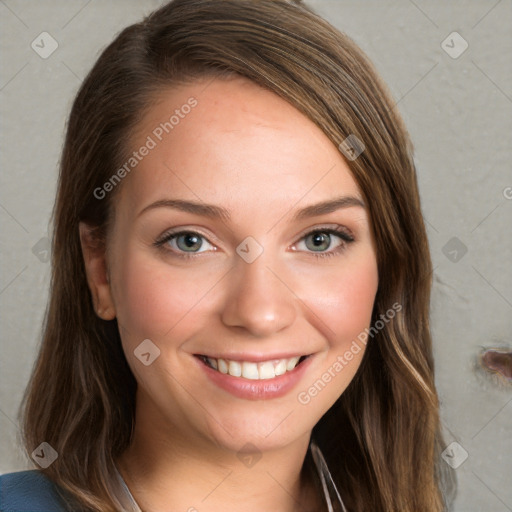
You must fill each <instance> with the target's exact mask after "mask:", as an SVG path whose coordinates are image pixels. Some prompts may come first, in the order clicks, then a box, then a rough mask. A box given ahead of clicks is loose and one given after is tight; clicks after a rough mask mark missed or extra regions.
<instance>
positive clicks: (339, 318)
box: [302, 252, 378, 350]
mask: <svg viewBox="0 0 512 512" xmlns="http://www.w3.org/2000/svg"><path fill="white" fill-rule="evenodd" d="M317 277H318V278H320V277H321V276H317ZM312 282H314V281H313V280H310V281H309V283H310V284H311V283H312ZM319 282H323V283H324V285H323V286H318V283H319ZM377 287H378V273H377V264H376V260H375V257H374V255H373V252H368V253H367V254H366V253H365V254H360V255H357V257H354V258H350V260H347V261H346V262H342V263H341V264H340V265H339V267H337V268H333V269H332V272H330V273H329V276H328V279H327V278H326V275H324V276H323V279H322V280H319V279H317V280H316V284H315V287H314V288H312V289H315V290H317V292H316V293H311V289H310V291H309V294H308V293H307V290H304V292H303V295H302V296H303V297H308V302H307V305H308V307H310V309H311V310H312V311H313V312H314V313H315V315H316V317H317V319H318V320H317V322H316V326H317V329H318V330H319V331H321V332H322V333H323V334H324V336H325V339H327V340H329V345H330V348H331V349H336V350H343V349H344V348H345V346H347V345H350V343H351V342H352V341H353V340H354V339H356V338H357V336H358V335H359V334H360V333H361V332H363V331H364V329H365V328H366V327H368V326H369V324H370V322H371V316H372V311H373V304H374V300H375V295H376V293H377ZM311 321H313V320H311Z"/></svg>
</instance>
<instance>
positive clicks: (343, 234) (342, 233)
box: [153, 228, 354, 259]
mask: <svg viewBox="0 0 512 512" xmlns="http://www.w3.org/2000/svg"><path fill="white" fill-rule="evenodd" d="M315 233H323V234H329V235H335V236H337V237H339V238H341V240H342V242H343V243H342V244H341V245H339V246H338V247H336V248H335V249H333V250H331V251H328V252H316V251H307V252H308V254H313V255H314V256H315V257H316V258H329V257H332V256H336V255H338V254H340V253H341V252H343V251H344V250H345V249H346V248H347V245H348V244H350V243H352V242H354V237H352V236H351V235H349V234H348V233H347V231H346V230H343V229H337V228H316V229H313V230H311V231H309V232H307V233H305V234H304V235H303V236H302V237H301V238H300V240H303V239H305V238H307V237H308V236H310V235H313V234H315ZM180 235H198V236H200V237H202V238H204V239H205V240H207V238H206V237H205V236H204V235H202V234H201V233H199V232H197V231H192V230H181V231H176V232H167V233H164V235H162V236H161V237H160V238H159V239H158V240H156V241H155V242H154V243H153V245H154V246H155V247H157V248H159V249H161V250H163V251H166V252H167V253H168V252H172V253H173V255H174V256H176V257H178V258H183V259H190V258H196V257H197V255H198V254H201V253H193V252H191V253H186V252H176V251H175V250H174V249H166V248H165V247H164V245H165V244H166V243H167V242H170V241H171V240H173V239H175V238H178V237H179V236H180ZM300 240H299V241H300ZM208 243H211V242H208ZM212 245H213V244H212Z"/></svg>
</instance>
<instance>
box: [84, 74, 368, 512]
mask: <svg viewBox="0 0 512 512" xmlns="http://www.w3.org/2000/svg"><path fill="white" fill-rule="evenodd" d="M191 96H194V97H195V98H196V99H197V101H198V105H197V107H195V108H194V109H193V110H192V111H191V112H190V114H188V115H187V116H186V117H185V118H184V119H182V120H180V123H179V124H178V125H177V126H175V128H174V129H173V130H172V132H170V133H169V134H167V135H165V136H164V138H163V140H162V141H161V142H159V143H158V145H157V147H155V148H154V149H152V150H151V151H150V152H149V154H148V155H147V156H146V157H145V158H144V159H143V160H142V161H141V162H140V163H139V164H138V165H137V167H136V169H134V170H133V171H132V172H131V173H130V174H129V175H128V176H127V177H126V178H125V179H124V180H123V182H122V184H121V186H120V189H119V190H118V191H117V192H118V193H117V194H116V196H115V219H114V222H113V225H112V226H111V229H110V230H109V233H108V239H107V250H106V252H105V251H101V250H98V249H94V248H93V246H92V244H91V243H90V237H89V227H88V226H86V225H84V224H81V225H80V234H81V239H82V247H83V252H84V260H85V264H86V270H87V275H88V280H89V286H90V289H91V292H92V296H93V300H94V302H95V305H96V308H97V311H98V314H99V315H100V316H101V317H102V318H104V319H111V318H114V317H117V319H118V322H119V325H120V332H121V338H122V344H123V349H124V351H125V354H126V358H127V360H128V363H129V365H130V367H131V369H132V371H133V373H134V375H135V378H136V379H137V382H138V391H137V397H136V400H137V407H136V424H135V432H134V438H133V443H132V444H131V445H130V447H129V448H128V450H127V451H126V452H125V453H124V454H123V455H122V457H121V458H120V459H119V460H118V461H117V464H118V468H119V469H120V471H121V474H122V475H123V477H124V478H125V480H126V482H127V484H128V486H129V488H130V490H131V492H132V494H133V495H134V497H135V499H136V501H137V502H138V503H139V505H140V506H141V508H142V509H143V510H145V511H169V510H173V511H187V510H190V511H192V510H194V509H193V508H191V507H195V509H197V510H198V511H199V512H207V511H208V512H216V511H225V510H238V511H240V512H252V511H261V510H266V511H276V512H285V511H292V510H297V502H299V503H300V504H301V505H303V507H304V508H303V510H308V508H314V507H315V506H318V502H317V503H316V504H315V501H316V500H318V498H317V496H315V495H314V493H313V492H312V489H311V486H310V484H309V482H308V481H307V480H306V478H305V476H304V475H303V474H302V473H301V467H302V463H303V460H304V457H305V454H306V451H307V447H308V443H309V439H310V434H311V431H312V428H313V427H314V425H315V424H316V423H317V422H318V420H319V419H320V418H321V416H322V415H323V414H324V413H325V412H326V411H327V410H328V409H329V408H330V406H331V405H332V404H333V403H334V402H335V400H336V399H337V398H338V397H339V395H340V394H341V393H342V392H343V391H344V390H345V388H346V387H347V386H348V384H349V383H350V381H351V380H352V378H353V376H354V375H355V373H356V371H357V368H358V367H359V364H360V362H361V359H362V356H363V354H364V348H363V350H361V351H360V352H358V353H357V354H356V355H354V357H353V359H352V360H351V361H350V362H348V364H347V365H346V366H344V368H343V370H342V371H340V372H339V373H337V374H336V377H335V378H333V379H332V380H331V382H329V383H328V384H327V385H326V386H325V388H324V389H323V390H322V391H321V392H320V393H318V394H317V396H315V397H314V398H312V399H311V401H310V402H309V403H308V404H307V405H304V404H301V403H299V401H298V399H297V396H298V394H299V392H301V391H305V390H307V389H308V388H309V387H310V386H311V385H312V384H313V383H314V382H315V381H316V380H317V379H319V378H320V377H321V376H322V374H323V373H324V372H326V371H328V369H329V368H332V365H333V363H334V362H335V361H336V359H337V357H338V356H339V355H343V354H344V353H345V352H346V351H347V350H348V349H349V347H350V345H351V343H352V341H353V340H355V339H356V338H357V336H358V335H359V334H360V333H361V332H362V331H363V330H364V329H365V327H369V325H370V319H371V312H372V308H373V303H374V299H375V294H376V292H377V286H378V274H377V260H376V252H375V244H374V241H373V235H372V231H371V226H370V222H369V217H368V213H367V210H366V208H365V207H361V206H351V207H346V208H341V209H338V210H336V211H334V212H330V213H324V214H321V215H317V216H314V217H311V218H305V219H302V220H294V219H293V216H294V214H295V212H296V211H297V210H299V209H301V208H304V207H305V206H308V205H311V204H315V203H318V202H321V201H325V200H330V199H333V198H335V197H339V196H354V197H356V198H359V199H361V200H362V196H361V193H360V190H359V188H358V186H357V184H356V182H355V180H354V179H353V177H352V175H351V173H350V171H349V168H348V166H347V164H346V162H345V160H344V158H343V156H342V154H341V153H340V152H339V151H338V149H337V148H336V147H335V146H334V145H333V144H332V143H331V142H330V140H329V139H328V138H327V137H326V135H325V134H324V133H323V132H322V131H321V130H320V129H319V128H318V127H317V126H316V125H315V124H314V123H312V122H311V121H310V120H309V119H308V118H306V117H305V116H304V115H303V114H301V113H300V112H299V111H298V110H296V109H295V108H294V107H292V106H291V105H290V104H288V103H287V102H286V101H284V100H283V99H281V98H279V97H278V96H277V95H275V94H274V93H272V92H269V91H266V90H264V89H262V88H260V87H258V86H257V85H255V84H253V83H251V82H249V81H247V80H245V79H242V78H236V79H230V80H225V79H224V80H220V79H215V80H213V81H212V82H211V83H209V85H207V82H206V81H197V82H194V83H191V84H186V85H182V86H180V87H177V88H173V89H170V90H168V91H165V92H164V93H162V94H161V96H160V101H159V103H158V104H157V105H154V106H153V107H152V109H151V110H150V111H149V112H148V113H147V115H146V116H145V118H144V119H143V121H142V122H141V123H140V125H139V126H138V129H137V130H136V133H134V135H133V140H132V146H133V148H134V149H135V148H139V147H140V146H141V145H142V144H144V142H145V141H146V138H147V136H148V135H150V134H151V132H152V131H153V130H154V128H155V126H157V125H158V124H159V123H160V122H162V121H164V120H166V119H168V118H169V115H170V114H169V113H172V112H174V110H175V109H176V108H179V107H180V106H181V105H183V104H185V103H186V102H187V100H188V98H190V97H191ZM170 198H172V199H184V200H191V201H198V202H204V203H209V204H214V205H218V206H222V207H224V208H226V209H227V210H229V212H230V215H231V220H221V219H212V218H208V217H204V216H199V215H196V214H192V213H188V212H182V211H178V210H176V209H171V208H167V207H159V208H151V209H148V210H146V211H145V212H143V213H141V212H142V210H144V209H145V208H146V207H147V206H148V205H150V204H152V203H154V202H155V201H158V200H161V199H170ZM336 226H341V227H342V228H343V229H344V230H345V231H347V230H348V232H349V233H350V234H351V235H352V236H353V238H354V241H353V242H351V243H346V244H345V246H344V247H343V250H340V251H338V252H336V250H337V249H339V246H340V244H343V240H341V239H340V238H338V237H337V236H334V235H332V236H331V242H330V245H329V242H328V241H327V242H326V246H327V249H321V250H320V251H318V250H317V251H316V252H315V248H314V247H313V248H311V243H310V244H309V245H306V237H305V235H307V234H308V233H311V231H313V230H314V229H318V230H319V231H322V228H324V229H325V228H326V227H331V228H334V227H336ZM174 228H185V229H188V230H192V231H194V232H198V233H200V234H201V235H202V236H203V237H204V238H202V239H201V241H202V242H203V245H202V246H201V248H200V251H203V252H200V253H199V254H198V253H196V254H195V255H194V254H192V257H191V258H189V259H182V258H179V257H177V256H175V255H173V254H176V252H174V253H173V252H172V250H173V249H174V250H175V251H178V252H179V250H180V247H181V248H183V243H182V244H181V245H180V246H177V245H176V240H175V241H174V242H168V243H167V245H166V246H164V247H160V248H158V247H155V246H154V245H153V244H154V242H155V241H156V240H157V239H159V237H161V235H162V234H164V233H165V232H166V231H168V230H170V229H174ZM248 236H251V237H253V238H254V239H255V240H256V241H257V242H258V243H259V244H260V246H261V247H263V253H262V254H261V255H260V256H259V257H258V258H256V260H255V261H253V262H252V263H247V262H246V261H245V260H243V259H242V258H241V257H240V256H239V255H238V253H237V252H236V248H237V246H238V245H239V244H240V243H241V242H242V241H243V240H244V239H245V238H246V237H248ZM311 238H312V236H310V237H309V238H308V240H311ZM166 249H167V250H166ZM182 252H183V251H182ZM319 252H323V253H328V252H331V253H332V254H333V255H332V256H330V257H323V258H322V257H318V256H317V254H318V253H319ZM145 339H150V340H151V341H152V342H153V343H154V344H155V345H156V346H157V347H158V348H159V350H160V356H159V357H158V358H157V359H156V360H155V361H154V362H153V363H152V364H150V365H148V366H145V365H143V364H141V362H140V360H139V359H138V358H137V357H136V356H135V355H134V350H135V349H136V348H137V346H138V345H139V344H140V343H141V342H142V340H145ZM278 351H282V352H287V353H297V354H312V355H311V358H310V359H311V360H310V361H309V367H308V369H307V371H306V372H305V374H304V375H303V377H302V378H301V380H300V382H299V383H298V384H297V385H296V386H295V387H294V388H293V389H292V390H291V391H290V392H288V393H287V394H286V395H285V396H282V397H279V398H272V399H270V400H247V399H242V398H238V397H235V396H233V395H232V394H230V393H228V392H226V391H224V390H223V389H220V388H219V387H218V386H217V385H215V384H214V383H213V382H212V381H211V380H210V379H209V378H208V377H207V375H206V373H205V371H204V370H203V369H202V368H201V366H200V365H198V361H197V359H196V358H195V357H194V356H193V354H198V353H199V354H208V353H210V354H211V353H226V352H229V353H232V352H240V353H249V354H270V353H272V354H275V353H276V352H278ZM331 371H332V370H331ZM247 443H252V445H254V446H255V447H256V449H257V452H256V454H257V455H258V456H259V455H261V458H260V459H259V460H258V461H257V463H256V464H254V465H252V466H251V467H248V466H246V465H245V464H244V463H243V461H242V460H241V457H237V453H238V452H239V450H240V449H241V447H243V446H244V445H246V444H247ZM248 451H249V452H250V450H248ZM249 455H251V453H249ZM252 455H254V453H253V454H252Z"/></svg>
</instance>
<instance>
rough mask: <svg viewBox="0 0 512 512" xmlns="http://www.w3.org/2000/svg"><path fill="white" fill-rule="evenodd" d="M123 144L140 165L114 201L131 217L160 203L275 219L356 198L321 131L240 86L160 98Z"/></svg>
mask: <svg viewBox="0 0 512 512" xmlns="http://www.w3.org/2000/svg"><path fill="white" fill-rule="evenodd" d="M130 143H131V147H132V148H133V150H134V151H136V152H138V153H139V158H140V160H138V161H137V163H136V166H134V168H133V170H131V171H130V173H129V175H128V177H127V178H126V179H125V180H124V182H123V187H122V190H121V197H124V200H125V201H126V200H127V201H129V203H130V207H131V209H135V210H137V209H141V208H143V207H144V206H145V205H146V204H148V203H150V202H152V201H157V200H160V199H164V198H166V197H179V198H187V199H194V200H204V201H207V202H209V203H218V204H223V205H224V206H225V207H226V208H228V209H234V210H236V209H237V208H242V207H243V208H244V210H246V211H247V210H251V209H253V210H255V211H256V210H261V209H264V208H266V207H268V208H273V209H274V213H276V212H275V209H276V208H279V207H280V206H281V207H283V206H285V205H286V206H289V205H290V204H292V203H293V202H297V201H301V200H302V198H303V199H304V202H305V203H308V202H313V201H315V200H325V199H326V198H329V197H334V196H339V195H341V194H350V195H354V196H356V197H361V194H360V192H359V189H358V186H357V184H356V182H355V180H354V179H353V177H352V174H351V172H350V170H349V168H348V166H347V164H346V162H345V160H344V159H343V157H342V155H341V153H340V152H339V151H338V149H337V148H336V147H335V145H334V144H333V143H332V142H331V141H330V140H329V139H328V138H327V136H326V135H325V134H324V133H323V132H322V130H321V129H320V128H319V127H317V126H316V125H315V124H314V123H313V122H312V121H311V120H309V119H308V118H307V117H306V116H305V115H303V114H302V113H301V112H299V111H298V110H297V109H296V108H294V107H293V106H292V105H290V104H289V103H288V102H286V101H285V100H283V99H282V98H280V97H279V96H278V95H276V94H275V93H273V92H271V91H268V90H266V89H263V88H261V87H259V86H258V85H256V84H254V83H252V82H250V81H249V80H247V79H243V78H235V79H229V80H226V79H214V80H211V79H210V80H209V81H206V80H201V81H197V82H193V83H190V84H186V85H181V86H179V87H175V88H172V89H168V90H166V91H162V92H161V93H160V94H159V96H158V98H157V101H156V102H155V103H154V104H153V105H152V106H151V108H150V109H149V110H148V111H147V113H146V115H145V116H144V118H143V119H142V121H141V122H140V123H139V125H138V126H137V128H136V130H135V132H134V133H133V135H132V138H131V140H130ZM144 147H146V148H149V149H146V150H143V148H144ZM139 150H140V151H139ZM140 153H144V154H145V156H142V157H141V155H140Z"/></svg>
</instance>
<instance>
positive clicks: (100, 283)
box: [79, 222, 116, 320]
mask: <svg viewBox="0 0 512 512" xmlns="http://www.w3.org/2000/svg"><path fill="white" fill-rule="evenodd" d="M79 235H80V243H81V246H82V255H83V258H84V265H85V272H86V275H87V284H88V285H89V289H90V290H91V295H92V299H93V305H94V309H95V311H96V314H97V315H98V316H99V317H100V318H102V319H103V320H113V319H114V318H115V317H116V310H115V306H114V301H113V297H112V292H111V289H110V281H109V276H108V271H107V268H108V266H107V259H106V250H105V243H104V241H103V240H102V239H100V237H99V236H98V234H97V228H96V227H95V226H91V225H89V224H86V223H84V222H80V223H79Z"/></svg>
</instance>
